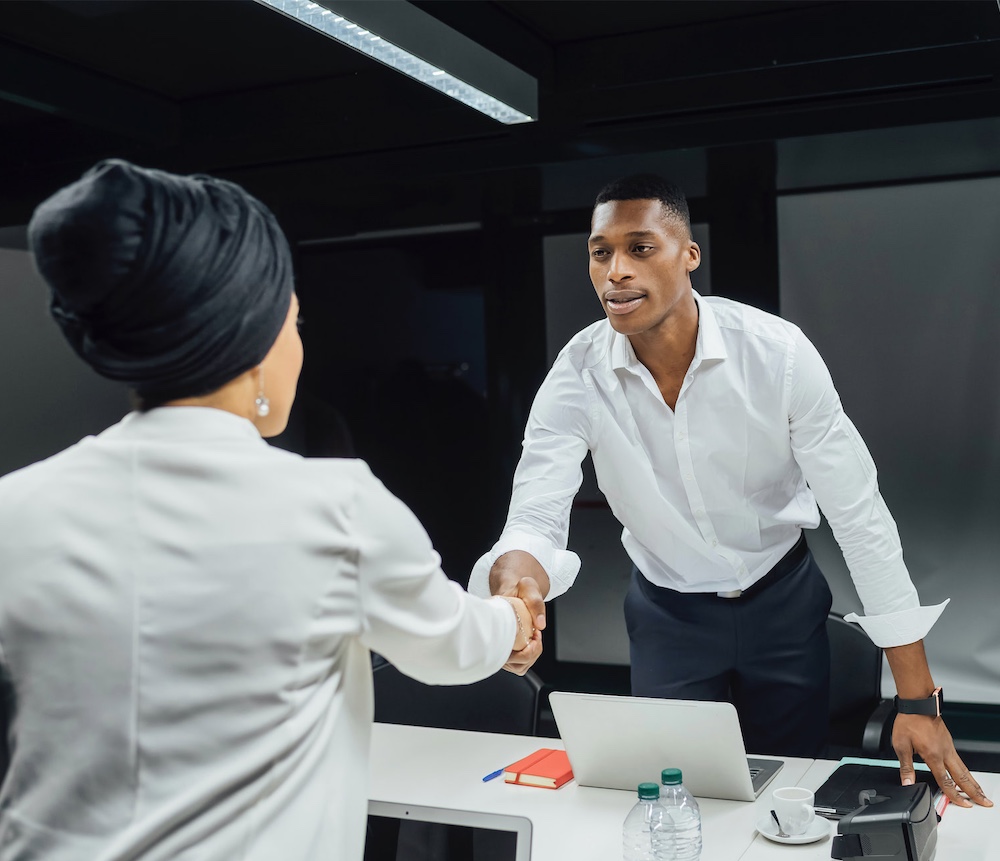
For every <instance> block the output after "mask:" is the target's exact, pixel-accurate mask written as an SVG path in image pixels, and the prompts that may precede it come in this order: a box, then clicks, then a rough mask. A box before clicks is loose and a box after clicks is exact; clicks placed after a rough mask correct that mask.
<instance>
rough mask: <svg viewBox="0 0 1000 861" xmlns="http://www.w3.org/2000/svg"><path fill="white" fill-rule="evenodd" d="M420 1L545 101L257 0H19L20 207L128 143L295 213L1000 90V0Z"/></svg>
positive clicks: (991, 99) (1, 31) (868, 118)
mask: <svg viewBox="0 0 1000 861" xmlns="http://www.w3.org/2000/svg"><path fill="white" fill-rule="evenodd" d="M414 5H416V6H417V7H418V8H420V9H421V10H423V11H426V12H429V13H430V14H431V15H433V16H434V17H436V18H438V19H439V20H440V21H442V22H444V23H445V24H447V25H448V26H450V27H452V28H454V29H456V30H458V31H459V32H461V33H463V34H464V35H465V36H467V37H468V38H469V39H471V40H473V41H474V42H477V43H479V44H480V45H482V46H483V47H485V48H486V49H487V50H489V51H491V52H493V53H495V54H497V55H498V56H500V57H502V58H504V59H505V60H507V61H508V62H510V63H512V64H514V65H515V66H517V67H518V68H520V69H522V70H524V71H525V72H527V73H529V74H531V75H533V76H535V77H537V78H538V80H539V88H540V117H541V118H540V121H539V122H537V123H531V124H526V125H520V126H512V127H506V126H502V125H500V124H499V123H495V122H493V121H492V120H489V119H487V118H485V117H483V116H482V115H480V114H478V113H477V112H475V111H473V110H472V109H470V108H467V107H465V106H463V105H461V104H459V103H457V102H455V101H453V100H451V99H448V98H447V97H445V96H443V95H441V94H440V93H436V92H434V91H432V90H430V89H429V88H426V87H423V86H421V85H419V84H416V83H414V82H412V81H410V80H408V79H406V78H404V77H403V76H401V75H398V74H396V73H394V72H392V71H391V70H388V69H387V68H385V67H383V66H381V65H379V64H378V63H376V62H375V61H373V60H371V59H370V58H365V57H363V56H361V55H360V54H357V53H355V52H354V51H352V50H350V49H349V48H346V47H343V46H341V45H339V44H337V43H336V42H334V41H333V40H330V39H328V38H326V37H324V36H322V35H320V34H318V33H315V32H313V31H311V30H310V29H308V28H306V27H304V26H302V25H300V24H298V23H296V22H295V21H292V20H290V19H288V18H286V17H285V16H283V15H280V14H278V13H276V12H274V11H272V10H270V9H267V8H266V7H264V6H262V5H260V4H258V3H255V2H253V0H196V2H195V0H114V2H106V0H3V2H0V91H4V92H6V93H7V97H8V99H11V98H12V99H15V100H18V101H17V103H14V102H11V101H8V102H7V103H6V104H5V103H3V102H2V101H0V136H2V146H3V149H4V154H5V156H6V158H5V159H4V160H2V161H0V187H3V188H4V195H3V197H2V198H0V214H3V217H4V218H18V217H23V214H24V213H25V212H30V208H31V206H33V205H34V203H36V202H37V200H39V199H41V196H42V195H43V194H45V193H48V192H49V191H51V189H52V188H53V187H54V185H56V184H58V183H60V182H63V181H66V180H67V179H71V178H72V177H73V176H75V175H78V174H79V173H80V172H81V171H82V170H83V169H85V168H86V167H87V166H89V164H92V163H93V161H95V160H97V159H98V158H102V157H106V156H109V155H118V156H122V157H125V158H131V159H133V160H135V161H138V162H140V163H146V164H150V165H154V166H160V167H165V168H167V169H172V170H178V171H182V172H183V171H198V170H208V171H212V172H215V173H219V174H221V175H229V176H234V177H238V178H240V179H241V180H245V181H247V182H248V183H250V184H251V185H252V186H254V187H258V188H260V189H262V190H264V191H266V193H267V195H268V199H269V200H270V201H272V202H274V201H284V202H285V203H284V205H285V207H286V208H287V210H286V212H285V215H284V217H286V218H291V219H292V222H291V223H293V224H295V223H298V224H305V223H306V221H302V220H300V219H308V220H309V222H310V223H314V221H315V219H316V218H322V217H323V216H322V215H321V214H322V213H324V212H325V211H326V209H325V204H324V201H325V200H327V199H330V198H331V197H338V199H339V196H340V194H341V191H342V190H350V192H349V196H351V197H352V199H353V200H355V201H359V200H364V201H367V200H368V197H369V196H370V194H371V193H373V192H375V191H378V193H379V194H381V195H382V196H383V198H382V199H385V200H391V199H393V198H394V197H397V196H400V195H409V197H407V200H408V201H409V203H408V207H409V208H407V209H406V210H405V211H404V210H401V209H396V210H394V211H393V212H391V213H387V212H386V211H385V206H384V205H382V206H380V207H373V208H371V209H370V210H369V209H363V210H359V209H357V208H355V209H353V210H352V211H351V212H350V213H348V216H349V218H348V220H357V219H358V217H359V213H362V212H363V213H364V215H363V216H362V220H363V219H365V218H370V219H371V222H372V224H377V223H378V222H379V221H380V220H382V221H384V220H394V219H398V220H399V221H400V223H403V220H405V219H407V218H413V217H416V216H414V215H413V213H415V212H416V211H417V210H418V208H419V207H420V206H423V211H424V213H425V215H426V216H427V217H437V214H438V213H440V212H444V211H445V210H446V209H447V208H448V207H452V206H456V205H457V204H455V203H454V201H449V202H437V203H434V204H433V205H432V204H431V203H429V202H427V201H428V200H429V196H430V194H431V190H432V189H433V188H435V187H436V186H437V185H441V184H442V180H446V183H445V184H447V185H449V186H457V185H461V186H462V188H463V197H462V204H461V206H462V212H461V213H460V215H461V218H466V217H468V218H473V219H474V218H478V215H477V214H475V212H473V211H472V209H474V208H475V201H476V200H478V196H479V191H478V189H480V187H481V186H482V184H483V183H489V182H492V181H496V182H498V183H500V184H501V185H502V183H503V180H502V178H501V179H497V177H498V176H501V177H502V176H503V175H506V174H504V173H503V172H510V171H516V170H520V169H524V170H525V171H527V172H529V173H530V172H532V171H535V172H537V168H538V166H539V165H543V164H547V163H555V162H566V161H574V160H581V159H588V158H594V157H601V156H614V155H626V154H638V153H648V152H655V151H663V150H671V149H679V148H702V149H703V148H708V147H719V146H726V145H736V144H744V143H747V142H753V141H773V140H777V139H780V138H782V137H789V136H804V135H811V134H823V133H826V132H839V131H848V130H857V129H863V128H876V127H887V126H893V125H908V124H918V123H932V122H945V121H949V120H960V119H969V118H973V117H983V116H996V115H998V114H1000V82H998V79H997V70H998V69H1000V12H998V10H997V6H996V0H952V2H946V0H941V2H936V0H935V2H930V1H929V2H920V0H899V2H891V3H889V2H886V3H875V2H839V0H834V2H826V0H823V2H797V0H787V2H785V0H781V2H756V0H746V2H743V0H740V2H728V0H711V2H708V0H698V2H693V3H689V2H654V0H614V2H608V0H600V2H586V0H462V2H453V0H414ZM5 47H7V48H9V50H6V51H5V50H4V49H5ZM38 69H42V70H43V71H42V73H41V74H36V72H37V70H38ZM39 90H41V92H39ZM40 96H41V97H40ZM125 96H128V98H125ZM116 99H117V101H116ZM157 124H160V125H159V126H158V125H157ZM172 129H176V135H175V136H174V137H173V138H172V137H171V134H172V131H171V130H172ZM345 193H346V192H345ZM366 205H367V203H366ZM470 207H471V209H470ZM18 213H20V215H18ZM330 217H331V218H335V217H336V216H334V215H331V216H330ZM345 217H347V216H345ZM460 220H461V219H460ZM0 223H3V222H2V221H0ZM8 223H10V222H8Z"/></svg>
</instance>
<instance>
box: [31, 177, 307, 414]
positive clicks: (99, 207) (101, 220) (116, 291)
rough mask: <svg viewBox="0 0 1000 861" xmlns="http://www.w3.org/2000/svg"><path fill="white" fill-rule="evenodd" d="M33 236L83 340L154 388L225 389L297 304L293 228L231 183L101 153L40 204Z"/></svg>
mask: <svg viewBox="0 0 1000 861" xmlns="http://www.w3.org/2000/svg"><path fill="white" fill-rule="evenodd" d="M28 238H29V242H30V244H31V250H32V251H33V252H34V255H35V262H36V265H37V266H38V270H39V272H41V274H42V276H43V277H44V278H45V280H46V281H47V282H48V284H49V287H50V288H51V290H52V301H51V305H50V308H51V311H52V316H53V317H54V318H55V320H56V322H57V323H58V324H59V325H60V327H62V330H63V333H64V334H65V336H66V338H67V339H68V340H69V343H70V344H71V345H72V347H73V349H74V350H76V352H77V353H78V354H79V355H80V356H81V357H82V358H83V359H84V360H85V361H86V362H87V363H88V364H90V365H91V367H93V368H94V370H95V371H97V372H98V373H99V374H101V375H102V376H105V377H108V378H110V379H112V380H121V381H124V382H126V383H128V384H129V385H131V386H132V387H133V388H134V389H135V390H136V392H137V393H138V394H139V395H141V396H142V397H144V398H146V399H151V400H159V401H163V400H171V399H174V398H181V397H194V396H197V395H203V394H208V393H209V392H212V391H215V390H216V389H218V388H219V387H220V386H222V385H223V384H225V383H227V382H229V381H230V380H232V379H234V378H236V377H238V376H239V375H240V374H242V373H243V372H244V371H247V370H249V369H250V368H253V367H255V366H256V365H258V364H259V363H260V361H261V360H262V359H263V358H264V356H266V355H267V353H268V351H269V350H270V348H271V346H272V345H273V344H274V342H275V340H276V339H277V337H278V333H279V332H280V331H281V327H282V325H283V324H284V321H285V318H286V316H287V314H288V307H289V304H290V302H291V296H292V289H293V283H292V260H291V253H290V251H289V249H288V243H287V241H286V240H285V236H284V234H283V233H282V232H281V228H280V227H278V223H277V221H276V220H275V218H274V215H272V213H271V212H270V210H269V209H268V208H267V207H266V206H264V204H262V203H261V202H260V201H258V200H256V199H255V198H253V197H251V196H250V195H249V194H247V193H246V192H245V191H244V190H243V189H242V188H240V187H239V186H238V185H234V184H233V183H231V182H225V181H224V180H220V179H214V178H212V177H208V176H176V175H174V174H170V173H165V172H163V171H159V170H149V169H146V168H141V167H136V166H135V165H133V164H129V163H128V162H126V161H119V160H110V161H103V162H101V163H99V164H97V165H96V166H95V167H93V168H91V169H90V170H89V171H88V172H87V173H85V174H84V175H83V177H82V178H81V179H79V180H78V181H77V182H75V183H73V184H72V185H69V186H66V188H63V189H61V190H60V191H58V192H56V194H54V195H53V196H52V197H50V198H49V199H48V200H46V201H45V202H44V203H42V204H41V205H40V206H39V207H38V208H37V209H36V210H35V214H34V216H33V217H32V219H31V223H30V225H29V226H28Z"/></svg>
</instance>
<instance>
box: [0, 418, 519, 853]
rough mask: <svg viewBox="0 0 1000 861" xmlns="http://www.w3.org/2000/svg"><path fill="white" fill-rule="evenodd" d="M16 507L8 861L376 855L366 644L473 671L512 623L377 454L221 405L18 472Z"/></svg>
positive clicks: (116, 429)
mask: <svg viewBox="0 0 1000 861" xmlns="http://www.w3.org/2000/svg"><path fill="white" fill-rule="evenodd" d="M0 524H2V526H0V665H2V669H3V671H4V673H5V674H6V675H7V677H8V679H9V682H10V684H11V685H12V687H13V690H14V692H15V700H14V704H15V708H14V714H13V724H12V727H11V729H10V733H9V734H10V737H11V739H12V740H13V745H12V752H13V757H12V760H11V763H10V767H9V769H8V773H7V775H6V779H5V780H4V782H3V785H2V792H0V857H2V858H3V859H5V861H81V859H86V861H126V859H136V861H138V859H143V861H152V859H170V860H171V861H313V859H315V861H321V859H322V861H334V859H335V860H336V861H359V859H361V857H362V849H363V844H364V834H365V823H366V812H367V805H368V792H367V780H368V755H369V735H370V730H371V722H372V712H373V698H372V674H371V663H370V654H369V649H373V650H376V651H378V652H380V653H381V654H383V655H384V656H385V657H386V658H388V659H389V660H390V661H392V662H393V663H394V664H395V665H396V666H397V667H399V668H400V669H401V670H402V671H403V672H405V673H408V674H410V675H412V676H414V677H415V678H417V679H420V680H421V681H424V682H428V683H467V682H472V681H476V680H478V679H481V678H484V677H486V676H489V675H491V674H492V673H494V672H496V671H497V670H499V669H500V667H501V666H502V665H503V663H504V662H505V661H506V659H507V657H508V656H509V654H510V649H511V645H512V643H513V641H514V635H515V628H516V622H515V618H514V614H513V613H512V612H511V608H510V606H509V604H507V603H506V602H504V601H502V600H500V599H493V600H491V601H483V600H480V599H478V598H473V597H471V596H470V595H468V594H467V593H466V592H464V591H463V590H462V589H461V588H460V587H459V586H458V585H456V584H455V583H453V582H451V581H449V580H448V579H447V578H446V577H445V575H444V574H443V573H442V571H441V569H440V559H439V557H438V555H437V554H436V553H435V552H434V550H433V549H432V548H431V543H430V540H429V539H428V537H427V534H426V533H425V532H424V530H423V529H422V528H421V526H420V524H419V523H418V522H417V520H416V518H415V517H414V516H413V515H412V513H411V512H410V511H409V509H407V508H406V506H404V505H403V504H402V503H401V502H400V501H399V500H397V499H396V498H395V497H393V496H392V495H391V494H390V493H389V492H388V491H387V490H386V489H385V488H384V487H383V486H382V484H381V483H380V482H379V481H378V480H377V479H376V478H374V476H372V474H371V472H370V471H369V469H368V467H367V466H366V465H365V464H364V463H362V462H361V461H357V460H306V459H304V458H301V457H299V456H297V455H293V454H289V453H288V452H284V451H280V450H278V449H276V448H272V447H271V446H269V445H267V444H266V443H265V442H264V441H263V440H262V439H261V438H260V436H259V435H258V433H257V431H256V429H255V428H254V426H253V425H252V424H251V423H250V422H248V421H246V420H245V419H242V418H239V417H237V416H234V415H231V414H229V413H225V412H221V411H219V410H214V409H205V408H197V407H168V408H160V409H155V410H153V411H151V412H149V413H146V414H132V415H129V416H127V417H126V418H125V419H124V420H123V421H122V422H120V423H119V424H117V425H115V426H113V427H111V428H109V429H108V430H107V431H105V432H104V433H102V434H100V435H99V436H97V437H91V438H87V439H85V440H83V441H82V442H80V443H78V444H77V445H75V446H73V447H71V448H69V449H67V450H66V451H64V452H62V453H61V454H58V455H56V456H55V457H53V458H50V459H48V460H47V461H43V462H41V463H39V464H35V465H34V466H30V467H28V468H26V469H24V470H21V471H19V472H16V473H13V474H11V475H9V476H7V477H5V478H4V479H2V480H0Z"/></svg>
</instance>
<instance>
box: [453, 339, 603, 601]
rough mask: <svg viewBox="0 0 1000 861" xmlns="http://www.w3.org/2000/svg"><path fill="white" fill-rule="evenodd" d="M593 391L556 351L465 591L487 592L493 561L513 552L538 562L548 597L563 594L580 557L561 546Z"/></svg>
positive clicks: (576, 484)
mask: <svg viewBox="0 0 1000 861" xmlns="http://www.w3.org/2000/svg"><path fill="white" fill-rule="evenodd" d="M590 404H591V395H590V391H589V388H588V386H587V384H586V382H585V380H584V379H583V376H582V374H581V372H580V370H578V369H577V368H574V367H573V366H572V364H571V363H570V362H569V361H568V360H567V358H566V356H565V355H560V357H559V358H557V359H556V362H555V363H554V364H553V366H552V369H551V371H549V374H548V376H547V377H546V378H545V381H544V382H543V383H542V385H541V388H539V390H538V394H537V395H536V396H535V401H534V403H533V404H532V407H531V413H530V415H529V416H528V423H527V426H526V428H525V432H524V442H523V443H522V449H521V459H520V461H519V462H518V464H517V469H516V470H515V471H514V487H513V492H512V493H511V499H510V508H509V510H508V512H507V522H506V524H505V525H504V528H503V532H501V534H500V538H499V540H498V541H497V543H496V544H494V545H493V548H492V549H491V550H490V551H489V552H488V553H484V554H483V555H482V556H481V557H480V558H479V560H478V561H477V562H476V564H475V566H474V567H473V570H472V575H471V577H470V578H469V591H470V592H471V593H472V594H474V595H483V596H485V595H489V594H490V587H489V574H490V568H492V567H493V564H494V563H495V562H496V561H497V559H499V558H500V557H501V556H503V554H504V553H507V552H509V551H511V550H523V551H525V552H526V553H530V554H531V555H532V556H534V557H535V559H537V560H538V562H539V564H540V565H541V566H542V568H544V569H545V573H546V574H548V576H549V593H548V595H547V596H546V600H551V599H552V598H556V597H558V596H559V595H562V594H563V593H564V592H566V591H567V590H568V589H569V588H570V587H571V586H572V585H573V582H574V581H575V580H576V575H577V574H578V573H579V571H580V557H579V556H577V555H576V554H575V553H573V552H572V551H569V550H567V549H566V544H567V541H568V540H569V519H570V512H571V510H572V507H573V497H574V496H576V492H577V491H578V490H579V489H580V484H581V483H582V481H583V471H582V469H581V467H580V464H581V463H582V462H583V459H584V458H585V457H586V456H587V451H588V449H589V443H588V440H589V439H590V430H591V426H592V411H591V408H590Z"/></svg>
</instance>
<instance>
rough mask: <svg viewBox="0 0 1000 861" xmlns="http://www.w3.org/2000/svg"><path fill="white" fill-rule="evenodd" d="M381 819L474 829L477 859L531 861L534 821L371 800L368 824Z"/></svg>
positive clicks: (497, 814) (495, 814) (493, 814)
mask: <svg viewBox="0 0 1000 861" xmlns="http://www.w3.org/2000/svg"><path fill="white" fill-rule="evenodd" d="M380 817H381V818H385V819H398V820H400V821H401V822H433V823H437V824H438V825H441V826H442V827H446V828H451V827H456V826H457V827H461V828H471V829H472V830H473V835H472V836H473V841H474V843H473V846H474V849H475V852H476V854H477V857H487V858H490V859H502V861H531V820H530V819H528V818H527V817H525V816H508V815H506V814H502V813H484V812H481V811H476V810H449V809H448V808H445V807H425V806H423V805H420V804H399V803H397V802H394V801H373V800H371V799H369V801H368V822H369V824H370V825H372V824H375V825H376V827H377V824H376V823H377V820H378V819H379V818H380ZM403 839H404V840H405V838H403ZM403 854H405V851H404V853H403ZM397 857H398V856H397ZM420 857H423V856H422V855H421V856H420Z"/></svg>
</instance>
